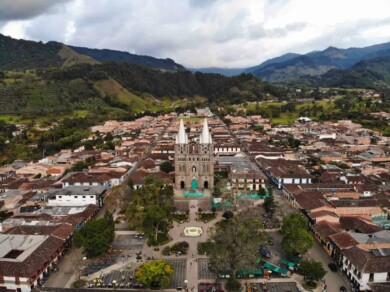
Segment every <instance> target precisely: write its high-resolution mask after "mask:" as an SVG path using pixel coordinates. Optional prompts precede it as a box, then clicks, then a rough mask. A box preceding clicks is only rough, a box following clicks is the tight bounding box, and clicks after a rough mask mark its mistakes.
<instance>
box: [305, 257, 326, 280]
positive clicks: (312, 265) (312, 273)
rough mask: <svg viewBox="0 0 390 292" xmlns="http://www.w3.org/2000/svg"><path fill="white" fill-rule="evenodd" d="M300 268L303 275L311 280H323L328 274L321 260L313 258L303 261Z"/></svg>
mask: <svg viewBox="0 0 390 292" xmlns="http://www.w3.org/2000/svg"><path fill="white" fill-rule="evenodd" d="M299 269H300V271H301V273H302V275H303V276H304V277H305V278H306V279H308V280H310V281H318V280H321V279H322V278H323V277H324V276H325V274H326V270H325V269H324V267H323V266H322V264H321V262H317V261H315V260H311V259H309V260H304V261H302V262H301V264H300V266H299Z"/></svg>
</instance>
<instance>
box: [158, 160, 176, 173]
mask: <svg viewBox="0 0 390 292" xmlns="http://www.w3.org/2000/svg"><path fill="white" fill-rule="evenodd" d="M160 170H161V171H164V172H166V173H170V172H172V171H173V170H174V168H173V164H172V162H170V161H164V162H162V163H161V164H160Z"/></svg>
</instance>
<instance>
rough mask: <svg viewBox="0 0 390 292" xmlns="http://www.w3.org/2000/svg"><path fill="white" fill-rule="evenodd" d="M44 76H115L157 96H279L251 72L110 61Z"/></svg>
mask: <svg viewBox="0 0 390 292" xmlns="http://www.w3.org/2000/svg"><path fill="white" fill-rule="evenodd" d="M45 77H46V78H48V79H54V80H71V79H75V78H84V77H86V78H88V79H89V80H92V81H97V80H102V79H107V78H109V77H111V78H113V79H114V80H116V81H117V82H119V83H120V84H121V85H122V86H123V87H124V88H126V89H127V90H129V91H131V92H133V93H135V94H137V95H145V94H149V95H152V96H153V97H155V98H158V99H161V98H164V97H181V98H185V97H191V96H197V95H200V96H204V97H206V98H208V99H209V100H211V101H216V100H224V101H225V102H228V103H235V102H242V101H251V100H257V99H259V98H260V99H261V98H263V97H264V96H265V95H266V94H267V93H270V94H271V95H279V94H281V93H280V92H279V87H276V86H272V85H270V84H268V83H263V82H261V81H260V80H259V79H258V78H256V77H254V76H253V75H250V74H241V75H239V76H234V77H226V76H222V75H219V74H210V73H201V72H196V73H192V72H189V71H177V72H162V71H160V70H152V69H149V68H146V67H143V66H139V65H135V64H128V63H123V64H118V63H115V62H108V63H103V64H97V65H88V64H80V65H77V66H73V67H70V68H66V69H62V70H50V71H47V72H46V73H45Z"/></svg>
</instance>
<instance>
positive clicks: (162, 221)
mask: <svg viewBox="0 0 390 292" xmlns="http://www.w3.org/2000/svg"><path fill="white" fill-rule="evenodd" d="M173 211H174V206H173V189H172V186H168V185H166V184H165V181H164V180H162V179H161V178H159V177H157V176H155V175H150V176H147V177H146V178H145V181H144V185H143V186H142V187H141V188H139V189H137V190H133V191H132V193H131V199H130V203H129V205H128V206H127V209H126V217H127V219H128V221H129V225H130V227H132V228H136V229H138V230H144V231H145V232H146V233H147V235H148V239H149V242H150V244H154V243H155V242H156V240H157V237H158V234H159V233H160V232H162V233H165V234H166V233H167V232H168V226H169V224H170V223H171V221H172V215H171V214H172V212H173Z"/></svg>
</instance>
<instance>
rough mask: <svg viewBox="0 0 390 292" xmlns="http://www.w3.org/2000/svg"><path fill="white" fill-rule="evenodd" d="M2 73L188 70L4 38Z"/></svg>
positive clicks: (0, 52) (0, 41) (119, 55)
mask: <svg viewBox="0 0 390 292" xmlns="http://www.w3.org/2000/svg"><path fill="white" fill-rule="evenodd" d="M0 56H1V58H0V70H25V69H37V68H46V67H66V66H71V65H75V64H79V63H87V64H96V63H99V62H109V61H114V62H118V63H132V64H137V65H142V66H145V67H149V68H152V69H162V70H169V71H178V70H184V67H183V66H182V65H180V64H177V63H175V61H173V60H172V59H158V58H154V57H150V56H140V55H135V54H130V53H128V52H121V51H115V50H98V49H89V48H82V47H75V46H67V45H65V44H62V43H59V42H55V41H51V42H48V43H43V42H35V41H28V40H18V39H14V38H11V37H8V36H4V35H2V34H0Z"/></svg>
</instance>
